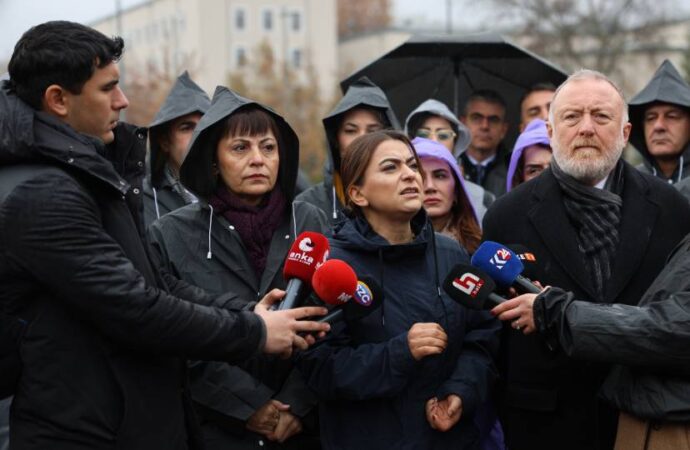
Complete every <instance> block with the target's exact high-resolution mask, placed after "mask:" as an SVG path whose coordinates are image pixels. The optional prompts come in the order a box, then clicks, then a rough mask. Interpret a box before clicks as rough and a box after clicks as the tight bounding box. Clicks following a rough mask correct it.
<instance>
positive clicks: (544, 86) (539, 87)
mask: <svg viewBox="0 0 690 450" xmlns="http://www.w3.org/2000/svg"><path fill="white" fill-rule="evenodd" d="M541 91H548V92H556V85H555V84H553V83H549V82H544V83H535V84H533V85H532V86H530V87H529V88H528V89H527V90H526V91H525V93H524V94H522V97H520V103H518V105H520V108H522V102H524V101H525V99H526V98H527V97H528V96H529V95H530V94H531V93H533V92H541Z"/></svg>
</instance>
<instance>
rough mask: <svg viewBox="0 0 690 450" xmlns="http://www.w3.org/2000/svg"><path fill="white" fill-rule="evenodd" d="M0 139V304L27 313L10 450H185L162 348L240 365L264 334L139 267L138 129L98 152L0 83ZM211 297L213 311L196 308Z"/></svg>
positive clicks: (242, 316) (183, 412) (181, 381)
mask: <svg viewBox="0 0 690 450" xmlns="http://www.w3.org/2000/svg"><path fill="white" fill-rule="evenodd" d="M0 136H1V139H0V230H1V232H0V284H1V285H2V286H3V289H2V290H0V307H1V308H2V310H3V311H4V312H5V313H6V314H8V315H11V316H14V317H19V318H21V319H23V320H25V321H27V322H28V325H27V327H26V329H25V331H24V334H23V336H22V338H21V341H20V348H19V351H20V355H21V363H22V367H21V370H22V372H21V376H20V378H19V381H18V384H17V386H16V391H15V397H14V402H13V405H12V416H11V431H10V432H11V439H12V444H13V447H16V448H21V449H46V448H50V449H142V450H144V449H146V450H149V449H152V448H166V449H186V448H190V447H195V446H197V444H198V442H199V436H198V433H197V432H196V431H195V429H194V428H195V427H194V420H193V415H190V412H191V410H190V409H189V407H188V405H189V402H188V394H186V393H185V392H186V389H185V378H186V371H185V369H184V365H183V363H182V361H181V360H180V359H177V358H176V357H177V356H184V357H192V358H199V359H220V360H232V361H241V360H243V359H246V358H249V357H251V356H253V355H254V354H255V353H256V352H257V350H258V349H260V348H262V346H263V340H264V334H265V331H264V326H263V323H262V321H261V320H260V318H259V317H257V316H255V315H253V314H251V313H247V312H237V313H236V312H231V311H229V310H228V309H226V308H230V307H231V303H230V301H231V300H233V301H234V297H232V296H225V297H224V298H218V299H214V298H213V297H210V296H208V295H207V294H205V293H203V292H202V291H201V290H200V289H198V288H193V287H192V286H189V285H187V284H186V283H182V282H179V281H177V280H174V279H173V278H172V277H170V276H169V275H168V274H164V273H159V272H157V271H155V270H154V269H153V267H152V266H151V265H150V263H149V260H148V257H147V253H146V249H145V246H144V245H143V243H142V241H141V235H140V233H141V231H142V230H143V224H142V221H141V210H142V207H141V196H140V188H141V178H142V177H143V164H142V163H143V159H144V145H143V139H144V135H143V134H142V133H141V132H140V131H136V130H132V129H129V128H125V127H124V126H120V127H118V130H117V132H116V140H115V143H114V144H113V145H111V146H108V147H107V148H105V147H103V145H102V144H101V143H100V141H97V140H95V139H93V138H90V137H86V136H84V135H80V134H78V133H75V132H74V131H73V130H72V129H71V128H69V127H68V126H66V125H64V124H63V123H62V122H60V121H58V120H56V119H54V118H53V117H51V116H48V115H46V114H44V113H36V112H35V111H34V110H32V109H30V108H29V107H27V106H26V105H24V104H23V103H22V102H20V101H19V100H18V99H17V98H16V97H14V96H13V95H6V94H5V93H4V91H3V92H2V94H1V95H0ZM135 189H138V190H139V191H138V193H136V192H135ZM169 291H171V292H174V293H175V294H176V295H178V297H175V296H173V295H171V294H170V293H169ZM181 298H184V299H186V300H189V301H184V300H181ZM214 301H217V304H218V305H219V306H225V307H226V308H222V309H221V308H212V307H209V306H204V305H211V304H212V303H213V302H214Z"/></svg>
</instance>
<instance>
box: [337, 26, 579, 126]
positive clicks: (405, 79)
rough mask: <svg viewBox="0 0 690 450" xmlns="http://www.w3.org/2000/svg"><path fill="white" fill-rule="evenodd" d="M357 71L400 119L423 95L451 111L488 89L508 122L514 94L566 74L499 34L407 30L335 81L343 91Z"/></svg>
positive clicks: (515, 106) (514, 111)
mask: <svg viewBox="0 0 690 450" xmlns="http://www.w3.org/2000/svg"><path fill="white" fill-rule="evenodd" d="M362 76H367V77H369V78H370V79H371V80H372V81H373V82H374V83H376V84H377V85H378V86H380V87H381V88H382V89H383V90H384V91H385V92H386V95H387V96H388V99H389V100H390V102H391V105H392V107H393V110H394V111H395V113H396V114H397V116H398V117H400V118H401V120H404V119H405V117H407V115H408V114H409V113H410V112H411V111H412V110H413V109H414V108H415V107H416V106H417V105H419V104H420V103H422V102H423V101H424V100H426V99H429V98H434V99H437V100H440V101H442V102H444V103H445V104H447V105H448V106H449V107H450V108H452V109H453V110H454V112H455V114H456V115H458V116H459V115H460V113H461V111H460V109H461V108H462V106H463V105H464V103H465V101H466V99H467V97H468V96H469V94H471V93H472V92H473V91H475V90H477V89H493V90H495V91H496V92H498V93H499V94H500V95H501V96H503V98H504V99H505V101H506V103H507V104H508V111H507V117H508V120H509V122H511V128H512V129H513V130H516V129H517V126H518V125H519V121H520V105H519V102H520V98H521V97H522V95H523V94H524V93H525V91H526V90H527V89H529V88H530V87H531V86H533V85H534V84H537V83H544V82H550V83H553V84H554V85H556V86H558V85H559V84H561V83H562V82H563V81H565V79H566V77H567V74H566V73H565V72H563V71H562V70H561V69H559V68H558V67H556V66H555V65H553V64H552V63H550V62H548V61H546V60H545V59H543V58H541V57H539V56H537V55H535V54H534V53H531V52H529V51H528V50H525V49H523V48H521V47H518V46H517V45H515V44H512V43H511V42H509V41H508V40H506V39H505V38H503V37H502V36H500V35H498V34H493V33H482V34H475V35H468V36H453V35H438V36H428V35H419V36H413V37H411V38H410V39H408V40H407V41H406V42H404V43H403V44H401V45H400V46H398V47H397V48H395V49H393V50H392V51H390V52H389V53H387V54H386V55H384V56H382V57H381V58H379V59H377V60H375V61H374V62H372V63H370V64H369V65H367V66H365V67H364V68H362V69H360V70H358V71H357V72H355V73H353V74H352V75H350V76H349V77H348V78H346V79H345V80H343V81H342V82H341V83H340V86H341V88H342V90H343V92H344V91H345V90H346V89H347V87H348V86H349V85H350V84H352V83H354V82H355V81H356V80H357V79H359V78H360V77H362Z"/></svg>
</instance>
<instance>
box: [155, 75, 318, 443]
mask: <svg viewBox="0 0 690 450" xmlns="http://www.w3.org/2000/svg"><path fill="white" fill-rule="evenodd" d="M298 163H299V140H298V138H297V135H296V134H295V132H294V131H293V130H292V128H291V127H290V125H288V123H287V122H286V121H285V120H284V119H283V118H282V117H281V116H279V115H278V114H276V113H275V112H274V111H272V110H271V109H269V108H267V107H265V106H263V105H260V104H258V103H256V102H254V101H252V100H248V99H245V98H243V97H241V96H239V95H238V94H236V93H235V92H233V91H231V90H229V89H227V88H224V87H218V88H217V89H216V92H215V94H214V96H213V100H212V102H211V107H210V109H209V110H208V111H207V112H206V114H205V115H204V116H203V118H202V119H201V121H200V122H199V124H198V125H197V128H196V130H195V132H194V136H193V137H192V142H191V144H190V148H189V151H188V153H187V156H186V158H185V160H184V162H183V164H182V167H181V168H180V181H181V182H182V184H183V185H184V186H185V187H186V188H187V189H189V190H190V191H192V192H193V193H194V195H195V196H197V198H198V199H199V202H198V203H194V204H190V205H187V206H185V207H183V208H180V209H178V210H176V211H173V212H172V213H170V214H167V215H165V216H163V217H161V218H160V219H159V220H158V221H156V222H154V223H153V224H152V225H151V227H150V228H149V241H150V245H151V249H152V252H151V253H152V254H153V255H154V259H155V260H157V261H158V263H159V265H160V266H161V267H162V268H165V269H166V270H168V271H170V272H172V273H174V274H175V275H177V276H178V277H180V278H182V279H184V280H185V281H188V282H190V283H192V284H195V285H197V286H199V287H201V288H203V289H205V290H207V291H209V292H227V291H231V292H234V293H236V294H237V295H238V296H239V297H240V298H245V299H246V301H247V307H251V305H252V303H253V302H255V301H257V300H258V299H260V298H261V297H262V296H263V295H264V294H265V293H266V292H269V291H270V290H272V289H274V288H280V289H284V288H285V286H286V280H284V279H283V264H284V261H285V257H286V256H287V253H288V251H289V249H290V247H291V245H292V243H293V241H294V239H295V237H296V236H297V235H299V234H300V233H301V232H303V231H316V232H324V231H325V230H326V228H327V223H328V221H327V218H326V216H325V213H323V212H322V211H321V210H319V209H318V208H316V207H315V206H313V205H310V204H307V203H304V202H299V201H294V196H295V185H296V182H297V172H298ZM190 366H191V372H190V378H191V380H190V381H191V383H190V389H191V393H192V399H193V400H194V402H195V406H196V409H197V413H198V414H199V416H200V418H201V422H202V431H203V433H204V439H205V444H206V447H207V448H208V449H225V448H233V449H235V448H236V449H250V448H304V449H310V448H319V447H318V439H317V437H316V436H317V433H316V431H315V430H316V428H315V423H314V422H313V414H312V412H313V410H314V407H315V406H316V397H315V396H314V395H313V394H312V393H311V392H310V391H309V390H308V389H307V388H306V385H305V384H304V381H303V379H302V376H301V375H300V374H299V373H298V372H297V371H295V370H293V365H292V362H291V361H288V360H279V359H276V358H268V357H262V356H256V357H255V358H253V359H252V360H250V361H247V362H246V363H243V364H242V365H239V366H237V365H231V364H228V363H223V362H203V363H202V362H195V363H191V364H190Z"/></svg>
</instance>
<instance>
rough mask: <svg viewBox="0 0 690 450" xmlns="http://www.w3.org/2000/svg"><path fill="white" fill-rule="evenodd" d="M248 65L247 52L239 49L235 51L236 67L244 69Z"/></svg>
mask: <svg viewBox="0 0 690 450" xmlns="http://www.w3.org/2000/svg"><path fill="white" fill-rule="evenodd" d="M246 65H247V51H246V50H245V49H244V48H242V47H238V48H237V49H235V67H244V66H246Z"/></svg>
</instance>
